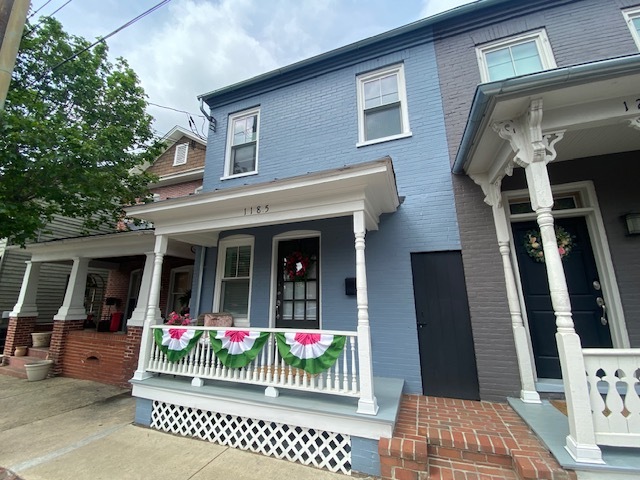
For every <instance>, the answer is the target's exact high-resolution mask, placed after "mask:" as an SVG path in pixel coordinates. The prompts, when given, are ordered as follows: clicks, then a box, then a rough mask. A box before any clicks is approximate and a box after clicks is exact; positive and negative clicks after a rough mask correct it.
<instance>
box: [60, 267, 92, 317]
mask: <svg viewBox="0 0 640 480" xmlns="http://www.w3.org/2000/svg"><path fill="white" fill-rule="evenodd" d="M89 260H90V259H89V258H84V257H75V258H74V259H73V267H71V274H70V276H69V284H68V285H67V291H66V293H65V294H64V301H63V302H62V306H61V307H60V309H59V310H58V313H57V314H56V315H54V317H53V320H83V321H84V320H85V319H86V318H87V312H86V310H85V309H84V292H85V290H86V288H87V272H88V270H89Z"/></svg>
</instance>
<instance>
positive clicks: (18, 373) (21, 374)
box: [0, 365, 27, 479]
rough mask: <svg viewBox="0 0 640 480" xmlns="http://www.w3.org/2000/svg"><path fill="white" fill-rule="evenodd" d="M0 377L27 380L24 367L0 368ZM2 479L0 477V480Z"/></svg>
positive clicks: (4, 366) (5, 366)
mask: <svg viewBox="0 0 640 480" xmlns="http://www.w3.org/2000/svg"><path fill="white" fill-rule="evenodd" d="M0 375H7V376H9V377H14V378H27V370H26V369H25V368H24V367H20V368H16V367H12V366H9V365H3V366H0ZM1 478H2V477H0V479H1Z"/></svg>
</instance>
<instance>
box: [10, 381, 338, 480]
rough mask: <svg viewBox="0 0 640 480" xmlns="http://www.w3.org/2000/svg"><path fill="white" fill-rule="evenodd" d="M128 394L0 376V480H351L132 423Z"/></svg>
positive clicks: (97, 385) (94, 386)
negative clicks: (17, 477)
mask: <svg viewBox="0 0 640 480" xmlns="http://www.w3.org/2000/svg"><path fill="white" fill-rule="evenodd" d="M134 409H135V401H134V399H133V398H132V397H131V394H130V392H129V391H128V390H124V389H121V388H117V387H112V386H109V385H103V384H100V383H95V382H89V381H85V380H75V379H71V378H63V377H57V378H50V379H47V380H44V381H41V382H28V381H26V380H21V379H17V378H13V377H8V376H4V375H0V480H2V479H3V477H4V478H12V477H11V476H9V472H7V471H4V472H3V467H4V469H7V470H8V471H11V472H14V473H15V474H17V475H19V477H21V478H22V479H24V480H67V479H74V480H75V479H78V480H82V479H87V480H100V479H105V480H107V479H108V480H114V479H149V478H152V479H154V480H163V479H167V480H181V479H195V480H204V479H210V478H221V479H229V480H233V479H239V480H244V479H247V480H249V479H256V478H259V479H260V480H271V479H273V480H276V479H277V480H282V479H283V478H288V479H296V480H298V479H314V480H316V479H317V480H346V478H348V477H346V476H345V475H340V474H336V473H330V472H326V471H322V470H318V469H315V468H311V467H305V466H303V465H299V464H295V463H291V462H287V461H284V460H277V459H274V458H268V457H264V456H261V455H256V454H253V453H248V452H243V451H240V450H236V449H233V448H228V447H223V446H220V445H216V444H213V443H209V442H204V441H201V440H196V439H191V438H184V437H177V436H173V435H169V434H166V433H160V432H157V431H155V430H150V429H148V428H142V427H138V426H135V425H133V424H132V421H133V417H134Z"/></svg>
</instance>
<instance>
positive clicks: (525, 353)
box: [474, 178, 540, 403]
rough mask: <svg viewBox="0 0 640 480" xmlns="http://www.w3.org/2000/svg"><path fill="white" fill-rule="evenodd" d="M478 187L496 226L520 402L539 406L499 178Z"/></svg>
mask: <svg viewBox="0 0 640 480" xmlns="http://www.w3.org/2000/svg"><path fill="white" fill-rule="evenodd" d="M474 181H476V182H477V183H479V184H480V186H481V187H482V190H483V191H484V193H485V195H486V197H485V199H484V201H485V202H486V203H487V204H488V205H491V208H492V211H493V222H494V224H495V227H496V236H497V238H498V246H499V248H500V256H501V257H502V268H503V269H504V279H505V284H506V289H507V302H508V305H509V314H510V316H511V328H512V329H513V340H514V343H515V348H516V357H517V361H518V369H519V372H520V383H521V387H522V388H521V390H520V399H521V400H522V401H523V402H526V403H540V395H539V394H538V392H537V391H536V384H535V378H534V371H533V364H532V362H531V352H530V350H529V342H528V341H527V332H526V329H525V326H524V322H523V321H522V311H521V309H520V299H519V298H518V287H517V284H516V277H515V274H514V273H513V265H512V264H511V255H510V253H511V247H510V244H509V222H508V221H507V215H506V213H505V211H504V206H503V204H502V195H501V190H500V185H501V178H500V179H499V180H497V181H495V182H493V183H489V181H488V180H487V179H486V178H485V179H476V178H474Z"/></svg>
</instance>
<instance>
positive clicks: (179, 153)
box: [173, 143, 189, 167]
mask: <svg viewBox="0 0 640 480" xmlns="http://www.w3.org/2000/svg"><path fill="white" fill-rule="evenodd" d="M188 153H189V144H188V143H181V144H180V145H176V154H175V155H174V157H173V166H174V167H177V166H178V165H184V164H186V163H187V154H188Z"/></svg>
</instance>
